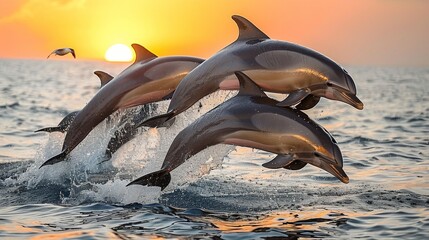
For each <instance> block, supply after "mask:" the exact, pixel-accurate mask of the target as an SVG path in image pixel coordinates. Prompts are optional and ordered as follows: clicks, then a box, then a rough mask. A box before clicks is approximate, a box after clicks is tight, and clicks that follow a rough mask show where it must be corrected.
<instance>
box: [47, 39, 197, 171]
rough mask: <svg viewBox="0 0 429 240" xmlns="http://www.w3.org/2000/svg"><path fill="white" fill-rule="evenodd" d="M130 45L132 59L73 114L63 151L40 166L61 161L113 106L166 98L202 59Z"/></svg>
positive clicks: (123, 107)
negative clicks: (132, 52)
mask: <svg viewBox="0 0 429 240" xmlns="http://www.w3.org/2000/svg"><path fill="white" fill-rule="evenodd" d="M132 47H133V49H134V51H135V53H136V60H135V62H134V63H133V64H131V65H130V66H129V67H128V68H126V69H125V70H124V71H122V72H121V73H120V74H119V75H118V76H116V77H115V78H114V79H112V80H111V81H110V82H109V83H108V84H106V85H105V86H104V87H102V88H101V89H100V90H99V91H98V93H97V94H96V95H95V96H94V97H93V98H92V99H91V100H90V101H89V102H88V104H87V105H86V106H85V107H84V108H83V109H82V110H81V111H80V112H79V113H78V114H77V115H76V117H75V119H74V121H73V122H72V124H71V125H70V129H69V131H68V132H67V134H66V137H65V139H64V143H63V147H62V152H61V153H60V154H58V155H56V156H54V157H52V158H50V159H48V160H47V161H46V162H44V163H43V164H42V166H45V165H52V164H55V163H58V162H61V161H63V160H64V159H65V158H66V157H67V156H68V154H69V153H70V152H71V151H72V150H73V149H74V148H75V147H76V146H77V145H78V144H79V143H80V142H81V141H82V140H83V139H84V138H85V137H86V136H87V135H88V134H89V133H90V132H91V131H92V129H93V128H95V127H96V126H97V125H98V124H99V123H100V122H101V121H103V119H105V118H106V117H108V116H109V115H110V114H112V113H113V112H115V111H116V110H118V109H126V108H130V107H134V106H138V105H143V104H147V103H152V102H157V101H161V100H163V99H166V98H169V97H170V96H171V94H172V92H173V91H174V90H175V89H176V86H177V84H178V83H179V82H180V80H182V78H183V77H184V76H186V74H188V73H189V72H190V71H191V70H192V69H194V68H195V67H196V66H198V65H199V64H200V63H202V62H203V59H200V58H195V57H188V56H169V57H159V58H158V57H157V56H156V55H155V54H153V53H152V52H150V51H148V50H147V49H145V48H144V47H142V46H140V45H138V44H132ZM42 166H41V167H42Z"/></svg>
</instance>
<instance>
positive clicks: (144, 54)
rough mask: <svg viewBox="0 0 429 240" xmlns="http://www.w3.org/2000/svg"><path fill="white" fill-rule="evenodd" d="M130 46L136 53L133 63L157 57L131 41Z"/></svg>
mask: <svg viewBox="0 0 429 240" xmlns="http://www.w3.org/2000/svg"><path fill="white" fill-rule="evenodd" d="M131 47H133V49H134V52H135V54H136V60H135V61H134V62H135V63H136V62H140V61H144V60H148V59H151V58H157V57H158V56H156V55H155V54H153V53H152V52H151V51H149V50H147V49H146V48H145V47H143V46H142V45H140V44H137V43H133V44H131Z"/></svg>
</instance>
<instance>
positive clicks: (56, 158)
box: [39, 150, 68, 168]
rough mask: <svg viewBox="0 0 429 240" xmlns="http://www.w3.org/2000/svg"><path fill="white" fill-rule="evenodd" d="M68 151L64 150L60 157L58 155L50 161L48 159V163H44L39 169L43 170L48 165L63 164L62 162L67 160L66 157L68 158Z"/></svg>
mask: <svg viewBox="0 0 429 240" xmlns="http://www.w3.org/2000/svg"><path fill="white" fill-rule="evenodd" d="M67 154H68V153H67V151H66V150H64V151H62V152H61V153H60V154H58V155H56V156H53V157H51V158H50V159H48V160H47V161H46V162H44V163H43V164H42V166H40V167H39V168H41V167H43V166H46V165H53V164H55V163H59V162H62V161H64V160H66V157H67Z"/></svg>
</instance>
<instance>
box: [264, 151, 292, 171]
mask: <svg viewBox="0 0 429 240" xmlns="http://www.w3.org/2000/svg"><path fill="white" fill-rule="evenodd" d="M293 161H294V158H293V156H292V155H290V154H288V155H277V156H276V157H275V158H273V160H271V161H269V162H266V163H264V164H262V166H263V167H266V168H270V169H278V168H283V167H285V166H287V165H289V164H291V163H292V162H293Z"/></svg>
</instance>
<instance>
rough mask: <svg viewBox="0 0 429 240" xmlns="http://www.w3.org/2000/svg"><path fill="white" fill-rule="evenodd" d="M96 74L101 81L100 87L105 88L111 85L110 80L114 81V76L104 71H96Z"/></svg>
mask: <svg viewBox="0 0 429 240" xmlns="http://www.w3.org/2000/svg"><path fill="white" fill-rule="evenodd" d="M94 74H95V75H97V77H98V78H99V79H100V83H101V86H100V87H103V86H104V85H106V84H107V83H109V82H110V80H112V79H113V76H111V75H110V74H108V73H106V72H103V71H95V72H94Z"/></svg>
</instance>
